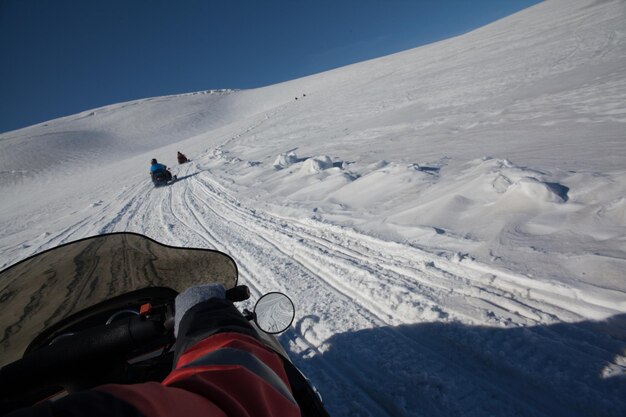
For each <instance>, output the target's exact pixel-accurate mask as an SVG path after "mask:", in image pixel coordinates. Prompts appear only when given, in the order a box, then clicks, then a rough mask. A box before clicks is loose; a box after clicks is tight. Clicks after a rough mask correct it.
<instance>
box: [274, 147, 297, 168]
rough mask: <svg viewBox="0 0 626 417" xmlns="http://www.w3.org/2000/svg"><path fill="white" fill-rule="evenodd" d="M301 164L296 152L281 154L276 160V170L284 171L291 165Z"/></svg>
mask: <svg viewBox="0 0 626 417" xmlns="http://www.w3.org/2000/svg"><path fill="white" fill-rule="evenodd" d="M298 162H300V160H299V159H298V155H296V153H295V152H293V151H291V152H285V153H281V154H280V155H278V156H277V157H276V159H275V160H274V168H276V169H284V168H287V167H288V166H290V165H293V164H295V163H298Z"/></svg>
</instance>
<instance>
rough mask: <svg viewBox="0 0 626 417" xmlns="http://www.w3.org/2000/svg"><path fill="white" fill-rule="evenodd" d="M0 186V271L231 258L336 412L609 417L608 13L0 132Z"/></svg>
mask: <svg viewBox="0 0 626 417" xmlns="http://www.w3.org/2000/svg"><path fill="white" fill-rule="evenodd" d="M177 150H180V151H182V152H184V153H185V154H187V156H189V157H190V158H191V159H192V162H191V163H190V164H185V165H181V166H176V165H175V155H176V151H177ZM153 157H156V158H158V159H159V160H160V161H162V162H164V163H165V164H167V165H170V166H172V169H173V171H174V172H176V173H177V174H178V177H179V178H180V181H178V182H177V183H175V184H173V185H172V186H171V187H169V188H160V189H154V188H153V186H152V184H151V182H150V181H149V178H148V174H147V170H148V162H149V160H150V159H151V158H153ZM0 195H1V200H0V267H5V266H8V265H10V264H12V263H14V262H16V261H18V260H20V259H22V258H24V257H27V256H29V255H31V254H34V253H37V252H39V251H41V250H43V249H47V248H50V247H54V246H56V245H58V244H60V243H63V242H68V241H72V240H75V239H79V238H82V237H85V236H90V235H94V234H98V233H105V232H110V231H124V230H126V231H134V232H139V233H143V234H146V235H148V236H150V237H153V238H155V239H157V240H159V241H162V242H164V243H167V244H173V245H182V246H196V247H214V248H217V249H220V250H224V251H226V252H228V253H229V254H231V255H232V256H233V257H234V258H235V260H236V261H237V262H238V265H239V268H240V272H241V275H242V280H243V281H244V282H245V283H247V284H248V285H249V286H250V287H251V288H252V290H253V292H254V293H255V294H256V295H258V294H260V293H262V292H264V291H269V290H282V291H284V292H286V293H287V294H289V295H290V296H291V297H292V298H293V299H294V302H295V304H296V306H297V307H298V314H297V316H296V322H295V323H294V326H293V328H292V329H290V330H289V331H288V332H286V333H285V334H284V335H283V336H282V342H283V343H284V344H285V345H286V347H287V348H288V349H289V350H290V351H291V353H292V356H293V357H294V360H295V362H296V363H297V364H298V366H300V367H301V368H302V369H303V370H304V371H305V373H307V374H308V375H309V377H311V379H312V380H313V381H314V382H315V383H316V384H317V385H318V388H319V390H320V391H321V393H322V394H323V396H324V398H325V400H326V401H327V403H328V406H329V409H330V411H331V414H332V415H335V416H341V415H345V416H347V415H373V416H384V415H390V416H404V415H407V416H408V415H438V416H439V415H441V416H451V415H471V416H484V415H496V416H510V415H549V416H561V415H562V416H566V415H567V416H572V415H573V416H591V415H593V416H618V415H626V279H625V276H624V271H625V270H626V262H625V260H626V2H624V1H622V0H614V1H592V0H567V1H566V0H553V1H546V2H544V3H541V4H539V5H537V6H534V7H532V8H529V9H527V10H525V11H522V12H520V13H517V14H515V15H513V16H510V17H508V18H505V19H503V20H501V21H498V22H495V23H493V24H491V25H488V26H486V27H483V28H481V29H479V30H476V31H474V32H471V33H469V34H466V35H463V36H460V37H457V38H453V39H449V40H446V41H442V42H438V43H434V44H431V45H428V46H425V47H421V48H417V49H413V50H409V51H405V52H402V53H399V54H395V55H391V56H387V57H383V58H380V59H376V60H372V61H367V62H363V63H359V64H356V65H351V66H348V67H345V68H340V69H337V70H333V71H329V72H326V73H321V74H317V75H314V76H310V77H306V78H302V79H298V80H293V81H289V82H285V83H282V84H277V85H273V86H268V87H265V88H259V89H255V90H245V91H231V90H227V91H224V90H219V91H207V92H201V93H194V94H187V95H181V96H171V97H159V98H152V99H145V100H139V101H134V102H129V103H122V104H117V105H111V106H106V107H103V108H100V109H95V110H88V111H85V112H83V113H81V114H78V115H75V116H69V117H65V118H62V119H58V120H53V121H50V122H47V123H43V124H40V125H36V126H32V127H29V128H25V129H21V130H17V131H14V132H9V133H5V134H2V135H0ZM1 285H2V283H0V288H1ZM3 302H4V301H3V299H2V298H0V305H1V303H3ZM9 324H10V323H9ZM6 325H8V324H7V323H3V326H6Z"/></svg>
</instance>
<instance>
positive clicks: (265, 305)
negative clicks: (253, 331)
mask: <svg viewBox="0 0 626 417" xmlns="http://www.w3.org/2000/svg"><path fill="white" fill-rule="evenodd" d="M295 316H296V308H295V307H294V305H293V302H292V301H291V299H290V298H289V297H287V296H286V295H285V294H283V293H280V292H270V293H267V294H265V295H264V296H263V297H261V298H259V300H258V301H257V302H256V305H255V306H254V322H255V323H256V325H257V326H258V327H259V329H261V330H263V331H264V332H265V333H269V334H276V333H282V332H284V331H285V330H287V329H288V328H289V326H291V323H293V319H294V318H295Z"/></svg>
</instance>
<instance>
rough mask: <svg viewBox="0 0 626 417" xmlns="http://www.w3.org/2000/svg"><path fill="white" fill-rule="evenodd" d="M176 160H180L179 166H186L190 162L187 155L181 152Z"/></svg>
mask: <svg viewBox="0 0 626 417" xmlns="http://www.w3.org/2000/svg"><path fill="white" fill-rule="evenodd" d="M176 158H177V159H178V163H179V164H184V163H186V162H189V158H187V156H185V154H183V153H180V152H178V154H177V155H176Z"/></svg>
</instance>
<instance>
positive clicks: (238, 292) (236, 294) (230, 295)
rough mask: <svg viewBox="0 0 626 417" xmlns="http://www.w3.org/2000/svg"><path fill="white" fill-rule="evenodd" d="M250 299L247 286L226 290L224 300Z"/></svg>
mask: <svg viewBox="0 0 626 417" xmlns="http://www.w3.org/2000/svg"><path fill="white" fill-rule="evenodd" d="M248 298H250V289H249V288H248V286H247V285H237V286H236V287H233V288H230V289H228V290H226V299H227V300H229V301H232V302H233V303H234V302H237V301H245V300H247V299H248Z"/></svg>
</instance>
